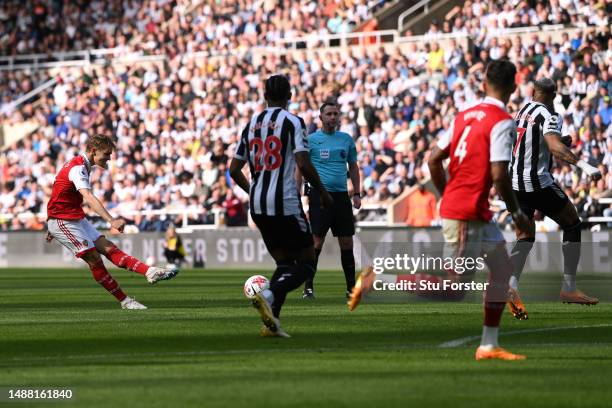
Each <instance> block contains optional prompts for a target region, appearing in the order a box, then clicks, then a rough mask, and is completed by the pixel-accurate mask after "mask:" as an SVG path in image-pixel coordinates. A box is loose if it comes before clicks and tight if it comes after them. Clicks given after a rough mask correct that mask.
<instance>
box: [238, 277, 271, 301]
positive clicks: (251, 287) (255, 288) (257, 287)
mask: <svg viewBox="0 0 612 408" xmlns="http://www.w3.org/2000/svg"><path fill="white" fill-rule="evenodd" d="M268 287H270V281H269V280H268V278H266V277H265V276H262V275H253V276H251V277H250V278H249V279H247V280H246V282H244V295H245V296H246V297H248V298H249V299H253V298H254V297H255V295H256V294H258V293H259V292H261V291H262V290H266V289H268Z"/></svg>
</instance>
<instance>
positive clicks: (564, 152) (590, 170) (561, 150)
mask: <svg viewBox="0 0 612 408" xmlns="http://www.w3.org/2000/svg"><path fill="white" fill-rule="evenodd" d="M544 140H545V141H546V145H547V146H548V150H550V153H551V154H552V155H553V156H554V157H555V158H556V159H558V160H562V161H564V162H566V163H569V164H573V165H574V166H576V167H578V168H580V169H582V170H583V171H584V172H585V173H586V174H587V175H588V176H589V177H591V178H592V179H593V180H598V179H599V178H601V173H600V172H599V169H598V168H597V167H593V166H591V165H590V164H588V163H587V162H585V161H584V160H580V158H579V157H578V156H576V155H575V154H574V153H573V152H572V151H571V150H570V148H569V147H568V146H567V145H566V144H565V143H564V142H563V139H562V138H561V135H559V134H558V133H546V134H545V135H544Z"/></svg>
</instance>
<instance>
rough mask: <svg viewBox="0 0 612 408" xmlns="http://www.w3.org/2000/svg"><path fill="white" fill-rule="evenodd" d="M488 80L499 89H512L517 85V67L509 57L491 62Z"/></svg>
mask: <svg viewBox="0 0 612 408" xmlns="http://www.w3.org/2000/svg"><path fill="white" fill-rule="evenodd" d="M486 76H487V82H488V83H489V84H491V85H492V86H494V87H495V88H497V89H499V90H504V91H510V90H511V89H513V88H514V86H515V77H516V67H515V66H514V64H513V63H512V62H510V61H509V60H507V59H499V60H494V61H491V62H489V64H488V65H487V73H486Z"/></svg>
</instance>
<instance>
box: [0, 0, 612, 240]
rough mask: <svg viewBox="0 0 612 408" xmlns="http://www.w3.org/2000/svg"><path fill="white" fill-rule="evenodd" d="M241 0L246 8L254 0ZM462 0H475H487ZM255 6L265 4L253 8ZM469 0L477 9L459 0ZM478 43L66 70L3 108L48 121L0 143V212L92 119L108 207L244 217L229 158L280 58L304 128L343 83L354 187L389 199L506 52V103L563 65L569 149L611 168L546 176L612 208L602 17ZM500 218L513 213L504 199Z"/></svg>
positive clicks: (378, 200)
mask: <svg viewBox="0 0 612 408" xmlns="http://www.w3.org/2000/svg"><path fill="white" fill-rule="evenodd" d="M150 3H154V2H150ZM235 3H236V2H230V1H227V2H224V1H220V2H216V4H217V7H220V9H218V10H214V12H215V13H220V14H223V15H225V13H231V12H232V10H233V9H231V8H230V7H229V6H227V5H226V4H235ZM237 3H240V4H242V6H243V7H242V8H240V9H241V10H249V7H248V6H249V5H252V3H253V2H251V1H248V0H245V1H242V2H237ZM264 3H268V2H264ZM270 3H274V2H270ZM349 3H350V4H357V5H360V4H364V3H365V2H360V1H354V2H347V4H349ZM468 3H469V4H470V9H472V10H473V9H474V8H476V6H475V5H476V4H482V5H484V4H488V3H485V2H480V3H479V2H467V3H466V4H468ZM493 3H494V4H497V2H493ZM561 3H562V4H563V2H561ZM300 4H301V5H303V6H304V7H305V6H307V5H308V4H310V2H308V1H302V2H300ZM571 4H574V3H571ZM575 4H577V5H579V4H580V3H575ZM150 7H153V6H150ZM466 7H467V6H466ZM464 8H465V7H464ZM536 9H537V6H536ZM306 10H308V9H306ZM340 10H345V9H343V8H340ZM211 12H212V11H211ZM260 12H266V8H265V7H262V8H261V10H259V9H258V11H256V13H255V14H256V15H257V13H260ZM314 12H315V13H320V12H321V11H320V10H315V11H314ZM463 14H465V15H466V16H469V15H470V14H469V13H468V12H467V11H466V10H463V11H462V15H463ZM202 15H204V14H202ZM246 18H247V20H248V16H247V17H246ZM456 18H459V17H456ZM292 20H295V19H292ZM296 21H298V20H295V21H294V22H296ZM312 24H320V23H319V22H313V23H312ZM327 25H328V26H329V24H327ZM308 27H310V26H308ZM316 27H319V26H318V25H317V26H316ZM267 30H269V28H268V27H266V28H265V30H264V31H262V32H264V33H265V32H268V31H267ZM238 38H240V36H238ZM196 41H197V40H196ZM165 44H166V46H168V43H165ZM158 45H161V44H158ZM474 45H475V47H474V48H473V49H470V50H468V49H466V48H465V47H463V46H461V45H460V44H459V43H458V42H452V43H451V45H450V46H444V47H441V46H440V45H439V44H437V43H436V42H435V41H432V42H430V43H412V44H411V45H410V47H411V48H410V49H409V51H408V52H400V50H399V49H395V50H391V51H388V52H385V51H384V50H383V49H382V48H369V49H368V50H367V53H366V54H364V55H361V54H360V52H354V53H353V54H352V55H349V56H347V55H344V54H341V53H340V52H329V53H320V54H318V55H315V56H314V57H313V58H310V59H308V60H303V59H299V58H296V59H294V58H293V57H291V55H290V54H287V55H285V56H276V55H275V54H273V53H271V54H269V55H268V56H267V57H265V58H263V60H262V61H261V63H259V64H255V63H254V61H251V60H249V59H247V58H246V57H223V56H222V57H219V58H201V59H196V60H191V59H186V58H180V56H178V57H174V55H176V54H177V52H180V51H181V49H180V48H179V49H178V50H175V53H174V54H169V57H170V58H169V59H168V62H165V63H161V62H160V63H149V64H146V65H136V64H135V65H133V66H131V67H128V68H127V70H123V69H122V68H118V67H117V68H114V67H112V66H110V65H109V66H106V67H103V68H101V67H98V68H95V69H89V68H88V69H84V70H82V71H81V72H79V73H77V74H73V75H72V76H67V75H60V76H58V78H59V80H58V83H57V84H56V85H55V86H54V87H53V88H51V89H50V91H49V92H48V93H45V94H43V96H42V97H41V98H40V99H39V100H38V101H37V103H36V104H35V105H30V104H26V105H24V106H22V107H20V108H19V109H18V110H17V111H15V112H13V113H11V114H7V116H8V118H9V119H10V120H11V121H14V122H19V121H23V120H27V119H33V120H36V121H37V122H39V123H40V124H41V127H40V128H39V129H38V130H37V131H36V132H34V133H33V134H32V136H31V137H27V138H26V139H24V140H22V141H21V142H19V143H16V144H15V145H14V146H11V147H10V149H8V150H7V151H6V152H5V153H3V154H2V155H0V184H1V186H0V214H7V213H8V214H21V213H25V212H28V211H30V212H33V213H37V212H39V211H44V210H45V205H46V200H47V199H48V197H49V194H50V189H51V185H52V183H53V180H54V176H55V174H56V172H57V170H58V166H59V165H61V164H63V163H64V162H66V161H67V160H69V159H70V158H71V157H73V156H74V155H76V154H78V153H79V152H80V148H81V146H82V144H83V142H84V141H85V140H86V138H87V134H88V133H93V132H98V133H111V134H113V135H115V136H116V137H117V147H118V151H117V153H116V155H115V160H114V161H113V162H112V166H111V168H110V171H108V172H103V171H101V170H100V169H97V170H95V171H94V172H93V174H92V180H93V181H94V185H93V186H94V193H95V194H96V195H97V196H99V197H101V198H102V199H103V202H104V203H105V205H107V206H108V207H109V208H111V209H112V210H114V211H116V212H118V213H122V214H127V218H128V219H130V220H131V221H132V222H133V224H134V225H135V226H137V227H138V229H139V230H164V229H165V228H166V227H167V226H168V224H170V223H173V222H174V223H177V224H178V223H180V221H181V217H182V216H181V215H171V216H167V217H159V216H156V215H130V214H132V212H133V211H136V210H155V209H162V208H166V209H175V210H185V209H192V210H194V211H193V213H190V214H189V218H190V221H189V222H190V223H212V222H213V219H214V217H215V215H214V214H215V213H217V212H221V213H224V214H225V222H226V223H227V224H228V225H244V224H245V222H246V212H245V207H244V205H243V203H244V202H245V201H246V196H245V195H244V193H243V192H242V191H240V190H239V189H238V188H234V186H233V185H232V182H231V181H230V178H229V177H228V174H227V167H228V161H229V159H231V157H232V155H233V151H234V148H235V143H236V138H237V135H239V134H240V132H241V130H242V127H243V126H244V125H245V123H246V121H247V120H248V118H249V117H250V115H251V114H252V113H254V112H257V111H259V110H261V109H262V108H263V107H264V106H265V105H264V102H263V100H262V82H263V79H265V78H266V77H267V76H268V75H270V74H273V73H278V72H284V73H286V74H287V75H289V77H290V81H291V84H292V86H293V98H292V102H291V104H290V106H289V110H290V111H291V112H293V113H296V114H299V115H300V116H302V117H303V118H304V119H305V121H306V123H307V125H308V127H309V130H314V129H315V128H316V127H317V126H318V125H319V123H318V120H317V116H318V107H319V104H320V102H321V101H322V100H323V99H325V98H327V97H329V96H330V95H335V96H336V97H337V99H338V102H339V104H340V106H341V111H342V115H343V118H342V121H341V126H340V130H341V131H344V132H347V133H349V134H351V135H352V136H353V137H354V138H355V141H356V145H357V152H358V159H359V164H360V166H361V172H362V174H361V175H362V194H363V196H364V199H363V203H364V205H368V204H383V205H384V204H387V203H389V202H390V201H391V200H392V199H393V198H394V197H397V196H398V195H399V194H400V193H402V192H403V191H405V189H406V188H407V187H411V186H415V185H417V184H418V183H420V182H421V181H423V180H426V179H427V178H428V169H427V166H426V162H427V158H428V154H429V153H428V149H429V147H430V145H431V143H432V142H433V141H434V140H435V139H436V137H437V136H438V135H439V134H440V132H443V131H445V129H446V128H448V125H449V121H450V120H451V119H452V117H453V116H454V114H455V113H456V112H457V111H459V110H462V109H464V108H466V107H468V106H469V105H470V104H472V103H476V102H477V101H478V100H479V99H480V98H481V97H482V96H483V94H482V91H481V90H480V84H481V80H482V77H483V73H484V67H485V66H486V63H487V62H488V61H490V60H491V59H495V58H501V57H504V56H507V57H509V58H510V59H511V60H512V61H514V62H515V63H516V64H517V66H518V69H519V71H518V74H517V78H516V80H517V84H518V89H517V91H516V93H515V94H514V95H513V97H512V100H511V103H510V110H511V111H512V112H516V111H517V110H518V108H519V107H520V106H521V104H523V103H524V102H525V101H528V100H529V99H530V98H531V95H532V94H533V86H532V81H533V80H534V79H535V78H538V77H540V76H550V77H553V78H554V79H555V80H556V81H557V83H558V88H559V96H558V98H557V100H556V104H555V108H556V110H557V111H558V112H559V113H560V114H561V115H562V117H563V121H564V124H563V134H568V135H571V136H572V138H573V150H574V151H575V152H576V154H578V155H579V156H581V157H583V158H585V159H586V160H588V161H589V162H591V163H592V164H594V165H599V167H600V169H601V171H602V174H603V175H604V177H603V179H602V180H600V181H599V182H596V183H591V182H589V181H588V180H587V179H586V178H585V176H584V175H583V174H580V172H579V170H576V169H574V168H570V167H569V166H563V165H558V164H555V166H554V169H553V172H554V176H555V179H556V180H557V182H558V183H559V184H560V185H561V186H562V187H563V188H564V190H565V191H566V193H567V194H568V195H569V196H570V197H571V199H572V200H573V201H574V203H575V204H576V206H577V208H578V210H579V213H580V214H581V215H582V216H590V215H601V214H604V215H612V208H609V207H610V206H609V205H607V206H606V205H601V204H598V203H597V199H598V198H600V197H602V196H605V195H606V194H608V195H609V194H610V191H611V190H612V126H611V124H610V123H611V118H612V103H611V101H610V97H611V96H612V80H611V76H612V37H611V35H610V32H609V28H607V29H606V28H597V29H595V28H587V29H584V30H582V31H578V32H576V34H572V35H564V37H563V39H562V40H561V41H560V42H558V43H552V42H551V41H550V40H549V39H548V38H547V35H539V36H538V34H534V35H533V36H532V37H530V38H529V39H526V40H523V41H520V40H519V39H518V37H513V36H511V37H505V38H498V37H495V36H490V35H483V36H479V37H478V38H477V39H476V41H475V44H474ZM177 47H178V44H177ZM21 79H22V80H27V77H22V78H21ZM0 115H2V113H0ZM419 194H422V197H420V198H421V199H419V200H417V199H416V197H417V196H415V199H413V200H411V202H412V204H409V205H414V206H423V208H414V209H413V210H414V211H412V215H409V219H408V220H407V222H408V223H410V224H416V223H420V224H423V223H425V224H427V220H430V221H433V222H435V220H434V219H431V218H432V214H431V213H432V211H433V210H434V209H433V207H432V205H431V202H432V198H431V195H429V194H427V193H426V192H424V191H422V190H419ZM607 207H608V208H607ZM383 211H384V210H383ZM408 213H409V214H410V211H409V212H408ZM416 214H420V216H419V217H417V218H416V219H415V215H416ZM377 216H378V215H377V212H376V211H361V212H360V213H359V217H360V218H361V219H365V220H372V219H376V217H377ZM411 217H412V218H411ZM498 218H499V221H500V222H502V223H504V222H507V221H508V220H509V218H508V217H506V216H505V213H504V211H503V210H502V209H500V211H499V212H498ZM424 220H425V221H424ZM43 221H44V220H41V219H38V218H28V219H26V220H19V219H18V218H12V219H8V218H2V217H1V216H0V229H13V230H19V229H42V228H44V222H43Z"/></svg>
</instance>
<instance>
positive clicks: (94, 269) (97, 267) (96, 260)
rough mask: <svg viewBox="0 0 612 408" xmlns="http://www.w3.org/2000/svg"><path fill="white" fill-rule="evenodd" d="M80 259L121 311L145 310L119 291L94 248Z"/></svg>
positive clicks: (117, 285) (143, 306) (141, 305)
mask: <svg viewBox="0 0 612 408" xmlns="http://www.w3.org/2000/svg"><path fill="white" fill-rule="evenodd" d="M81 259H83V260H84V261H85V262H86V263H87V265H88V266H89V269H90V270H91V274H92V276H93V278H94V279H95V280H96V282H98V283H99V284H100V285H101V286H102V287H103V288H104V289H106V290H107V291H108V293H110V294H111V295H113V296H114V297H115V299H117V300H118V301H119V302H120V303H121V308H122V309H130V310H143V309H146V308H147V307H146V306H145V305H143V304H141V303H139V302H137V301H136V300H135V299H133V298H130V297H128V296H127V295H126V294H125V293H124V292H123V290H121V287H119V284H118V283H117V281H116V280H115V279H113V277H112V276H111V274H110V273H109V272H108V271H107V270H106V267H105V266H104V262H103V261H102V258H101V257H100V254H99V253H98V251H96V249H95V248H91V249H90V250H89V251H87V252H85V253H84V254H83V255H82V256H81Z"/></svg>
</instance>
